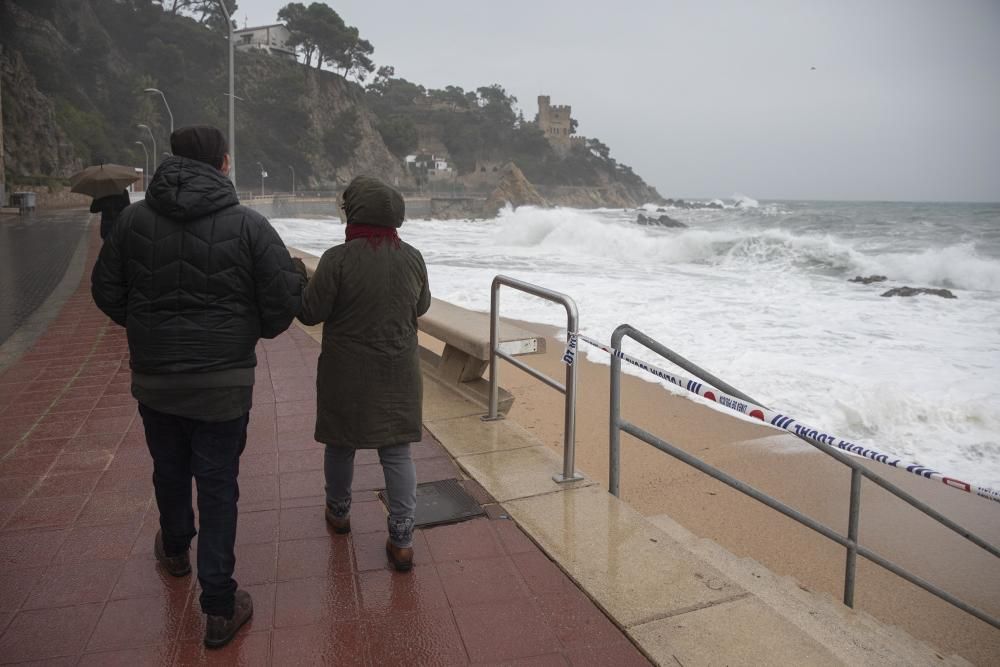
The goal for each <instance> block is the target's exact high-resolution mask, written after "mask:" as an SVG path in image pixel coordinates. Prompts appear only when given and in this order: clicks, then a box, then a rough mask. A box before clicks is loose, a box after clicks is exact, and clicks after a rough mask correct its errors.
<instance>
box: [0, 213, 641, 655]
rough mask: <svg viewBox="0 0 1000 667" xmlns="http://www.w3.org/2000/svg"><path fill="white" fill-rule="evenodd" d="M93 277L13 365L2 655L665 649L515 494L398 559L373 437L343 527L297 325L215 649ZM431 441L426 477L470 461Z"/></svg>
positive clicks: (261, 385) (0, 389)
mask: <svg viewBox="0 0 1000 667" xmlns="http://www.w3.org/2000/svg"><path fill="white" fill-rule="evenodd" d="M92 231H96V230H92ZM97 244H98V241H97V239H96V235H94V241H93V242H92V245H91V248H90V253H91V261H93V256H94V254H95V253H96V251H97V248H98V245H97ZM88 282H89V272H88V273H87V274H86V276H85V278H84V279H83V281H82V282H81V285H80V287H79V289H78V290H77V291H76V293H75V294H74V295H73V296H72V297H71V298H70V299H69V300H68V301H67V303H66V304H65V305H64V307H63V309H62V311H61V313H60V315H59V316H58V317H57V319H56V320H54V321H53V322H52V323H51V325H50V326H49V327H48V330H47V332H46V333H45V334H44V335H43V336H42V337H41V338H40V339H39V340H38V341H37V342H36V344H35V345H34V347H33V348H32V349H30V350H29V351H28V352H27V353H26V354H25V355H24V356H23V357H22V358H21V359H20V360H19V361H18V362H17V363H16V364H14V365H13V366H11V367H10V368H9V369H8V370H7V371H6V372H5V373H4V374H3V375H0V663H4V664H9V663H27V662H31V661H39V662H40V663H41V664H47V665H166V664H177V665H187V664H201V663H209V664H240V665H257V664H261V665H263V664H273V665H309V664H337V665H466V664H503V665H568V664H571V665H603V664H608V665H616V667H625V666H626V665H633V664H635V665H646V664H648V662H647V661H646V660H645V658H643V657H642V655H641V654H640V653H639V652H638V651H637V650H636V649H635V648H634V647H633V646H632V644H630V643H629V642H628V640H627V639H626V638H625V637H624V635H622V634H621V632H620V631H619V630H618V629H617V628H616V627H615V626H614V625H613V624H612V623H611V622H610V621H608V619H607V618H606V617H605V616H604V615H603V614H602V613H601V612H600V611H599V610H598V609H597V608H596V607H595V606H594V605H593V604H592V603H591V601H590V600H589V599H588V598H587V597H586V596H585V595H583V594H582V593H581V592H580V591H579V590H578V589H577V588H576V587H575V585H574V584H573V583H572V582H570V581H569V579H567V578H566V576H565V575H564V574H563V573H562V572H561V571H560V570H559V569H558V568H557V567H556V566H555V565H554V564H553V563H552V562H551V561H549V560H548V558H547V557H546V556H545V555H544V554H542V553H541V551H539V549H538V548H537V547H536V546H535V545H534V544H533V543H532V542H531V541H529V540H528V539H527V538H526V537H525V536H524V534H523V533H522V532H521V531H520V530H519V529H518V528H517V527H516V526H515V525H514V524H513V523H512V522H510V521H507V520H504V519H503V518H502V517H503V513H502V509H501V508H499V507H498V506H496V505H487V509H488V514H489V516H491V517H496V518H489V519H477V520H473V521H467V522H464V523H459V524H454V525H450V526H442V527H437V528H431V529H427V530H419V531H417V536H416V560H415V562H416V564H415V566H414V569H413V571H412V572H411V573H410V574H398V573H395V572H393V571H391V570H389V569H388V568H387V566H386V562H385V555H384V552H383V545H384V541H385V514H384V511H383V509H382V505H381V504H380V503H379V502H378V501H377V499H376V496H375V489H377V488H379V487H380V486H381V485H382V478H381V471H380V468H379V466H378V464H377V462H376V458H375V456H374V454H373V453H372V452H365V453H362V454H361V455H359V457H358V461H357V463H358V466H357V471H356V474H355V489H356V495H355V505H354V510H353V513H352V526H353V529H354V532H353V533H352V534H351V535H350V536H334V535H332V534H331V533H330V532H328V530H327V528H326V524H325V522H324V520H323V512H322V502H323V497H322V489H323V472H322V449H321V447H320V446H319V445H318V444H317V443H315V442H314V441H313V439H312V420H313V416H314V409H315V408H314V403H313V391H314V389H313V388H314V375H315V362H316V358H317V355H318V354H319V348H318V345H317V343H316V342H315V341H313V340H312V339H311V338H309V337H308V336H307V335H306V334H305V333H304V332H302V331H301V330H299V329H298V328H296V327H293V328H292V329H291V330H289V332H287V333H286V334H283V335H282V336H280V337H278V338H277V339H275V340H273V341H266V342H264V343H263V344H262V345H261V346H260V348H259V361H260V365H259V367H258V369H257V388H256V391H255V395H254V408H253V411H252V413H251V415H252V418H251V422H250V434H249V441H248V444H247V449H246V453H245V454H244V456H243V460H242V467H241V474H240V487H241V499H240V519H239V529H238V535H237V547H236V557H237V564H236V578H237V579H238V580H239V582H240V585H241V586H242V587H245V588H246V589H247V590H248V591H250V592H251V594H252V595H253V598H254V603H255V615H254V618H253V619H252V621H251V622H250V624H248V626H247V627H246V628H245V629H244V630H243V631H241V633H240V635H239V636H238V637H237V639H236V640H234V641H233V643H232V644H231V645H230V646H228V647H226V648H225V649H223V650H221V651H214V652H206V650H205V649H204V648H203V646H202V643H201V636H202V633H203V623H204V621H203V616H202V615H201V613H200V610H199V608H198V603H197V600H198V594H197V583H196V581H197V580H196V578H195V577H194V576H191V577H186V578H182V579H174V578H172V577H169V576H167V575H165V574H163V573H162V572H161V571H159V570H158V568H157V567H156V565H155V562H154V561H153V558H152V542H153V535H154V534H155V532H156V527H157V512H156V505H155V503H154V501H153V493H152V492H153V489H152V483H151V481H150V473H151V468H152V467H151V463H150V458H149V455H148V453H147V451H146V447H145V442H144V438H143V434H142V426H141V421H140V419H139V418H138V416H137V413H136V405H135V401H134V400H133V399H132V397H131V394H130V393H129V371H128V362H127V356H128V351H127V347H126V344H125V336H124V333H123V331H122V329H120V328H119V327H117V326H115V325H114V324H112V323H111V322H110V321H109V320H108V319H107V318H106V317H104V316H103V315H102V314H101V313H100V312H99V311H98V310H97V309H96V308H95V307H94V305H93V304H92V302H91V300H90V294H89V284H88ZM414 454H415V457H416V463H417V472H418V475H419V479H420V481H429V480H434V479H443V478H450V477H461V475H460V474H459V472H458V471H457V469H456V468H455V466H454V464H453V463H452V461H451V459H450V458H449V457H448V456H447V454H446V452H445V451H444V450H443V449H442V448H441V446H440V445H439V444H437V443H436V442H435V441H434V440H433V439H432V438H431V437H430V436H428V435H426V434H425V438H424V440H423V441H421V442H420V443H419V444H417V445H416V446H415V447H414ZM467 484H469V485H470V488H472V483H467ZM479 493H482V492H481V490H479ZM483 500H484V501H485V502H487V503H488V502H489V499H488V498H483Z"/></svg>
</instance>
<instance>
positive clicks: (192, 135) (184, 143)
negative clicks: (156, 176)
mask: <svg viewBox="0 0 1000 667" xmlns="http://www.w3.org/2000/svg"><path fill="white" fill-rule="evenodd" d="M170 150H171V151H172V152H173V154H174V155H179V156H181V157H186V158H189V159H191V160H198V161H199V162H204V163H205V164H210V165H212V166H213V167H215V168H216V169H222V159H223V157H224V156H225V154H226V153H228V152H229V145H228V144H227V143H226V137H225V136H224V135H223V134H222V131H221V130H219V129H218V128H215V127H212V126H211V125H188V126H187V127H181V128H178V129H176V130H174V132H173V134H171V135H170Z"/></svg>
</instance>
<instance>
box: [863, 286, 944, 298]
mask: <svg viewBox="0 0 1000 667" xmlns="http://www.w3.org/2000/svg"><path fill="white" fill-rule="evenodd" d="M918 294H932V295H934V296H939V297H942V298H944V299H957V298H958V297H957V296H955V295H954V294H952V293H951V290H947V289H934V288H931V287H906V286H903V287H893V288H892V289H891V290H887V291H886V292H883V293H882V295H881V296H917V295H918Z"/></svg>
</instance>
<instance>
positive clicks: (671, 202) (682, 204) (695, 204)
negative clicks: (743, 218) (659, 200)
mask: <svg viewBox="0 0 1000 667" xmlns="http://www.w3.org/2000/svg"><path fill="white" fill-rule="evenodd" d="M665 204H666V205H667V206H673V207H674V208H687V209H696V208H712V209H723V208H725V207H724V206H723V205H722V204H720V203H719V202H716V201H710V202H708V203H707V204H706V203H702V202H699V201H684V200H683V199H668V200H667V201H666V202H665Z"/></svg>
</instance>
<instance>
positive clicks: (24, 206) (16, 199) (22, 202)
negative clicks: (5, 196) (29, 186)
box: [10, 192, 35, 215]
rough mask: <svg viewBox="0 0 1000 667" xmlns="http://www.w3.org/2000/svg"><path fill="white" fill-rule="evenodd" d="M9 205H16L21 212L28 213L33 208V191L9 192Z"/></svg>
mask: <svg viewBox="0 0 1000 667" xmlns="http://www.w3.org/2000/svg"><path fill="white" fill-rule="evenodd" d="M10 205H11V207H16V208H18V209H20V212H21V214H22V215H23V214H25V213H29V212H31V211H34V210H35V193H34V192H11V193H10Z"/></svg>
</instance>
